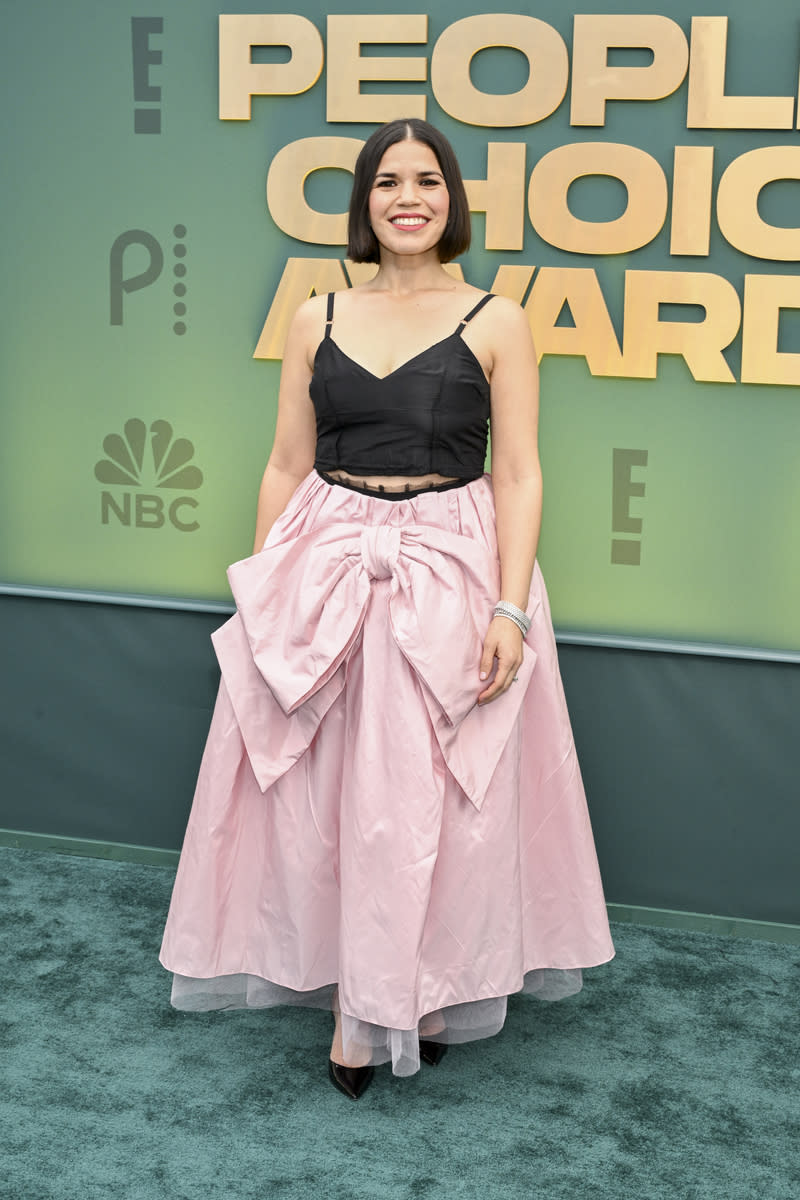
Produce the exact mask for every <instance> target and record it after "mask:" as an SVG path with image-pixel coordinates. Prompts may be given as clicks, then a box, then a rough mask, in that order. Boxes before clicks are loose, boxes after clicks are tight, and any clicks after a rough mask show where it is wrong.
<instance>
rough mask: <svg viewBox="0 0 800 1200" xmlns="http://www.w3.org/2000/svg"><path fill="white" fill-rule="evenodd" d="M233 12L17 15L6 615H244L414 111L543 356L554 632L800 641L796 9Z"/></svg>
mask: <svg viewBox="0 0 800 1200" xmlns="http://www.w3.org/2000/svg"><path fill="white" fill-rule="evenodd" d="M238 7H239V6H238V5H237V6H234V7H233V8H231V9H227V8H224V7H222V6H220V4H219V3H211V2H210V0H192V3H191V4H189V3H186V0H158V2H156V3H154V4H152V5H150V4H148V5H147V6H146V7H134V6H132V5H131V4H123V3H122V2H121V0H106V2H105V3H103V4H101V5H98V4H96V3H94V0H71V3H69V4H63V3H62V2H61V0H32V2H31V3H29V4H24V5H23V4H22V3H19V4H15V5H11V6H10V7H9V8H8V10H7V11H6V14H5V16H6V20H5V24H4V37H3V45H2V50H1V51H0V53H2V70H3V78H4V81H5V83H6V89H7V95H8V97H9V99H8V100H7V109H6V120H5V122H4V127H3V133H2V139H3V142H4V155H3V162H4V181H3V192H4V202H3V222H4V234H5V237H4V242H5V248H6V253H5V259H4V269H3V272H2V276H0V287H1V288H2V321H1V322H0V340H1V341H2V361H1V362H0V378H1V379H2V456H3V469H2V472H0V499H1V502H2V516H3V520H2V526H3V531H2V547H1V550H0V555H1V560H0V574H2V579H3V582H4V585H5V586H6V588H7V590H8V589H11V590H13V589H20V588H23V589H24V588H29V589H37V588H50V589H63V590H65V591H69V592H75V593H83V592H85V593H87V594H88V593H106V594H111V595H114V596H130V597H154V598H156V599H157V600H158V599H161V600H163V601H164V602H172V601H175V600H178V601H186V602H195V603H196V602H198V601H200V602H213V601H222V602H224V601H228V600H229V599H230V597H229V592H228V589H227V583H226V579H225V567H226V565H227V564H228V563H229V562H230V561H233V560H235V559H237V558H240V557H242V556H244V555H245V554H247V553H248V552H249V550H250V547H251V544H252V531H253V523H254V511H255V500H256V493H257V489H258V485H259V481H260V477H261V473H262V471H263V468H264V464H265V462H266V459H267V456H268V454H269V449H270V444H271V439H272V434H273V428H274V420H275V410H276V397H277V387H278V378H279V373H280V358H281V353H282V346H283V341H284V338H285V334H286V328H287V325H288V322H289V320H290V318H291V315H292V313H293V311H294V308H295V307H296V305H297V304H298V303H299V302H300V301H301V300H302V299H304V298H305V297H307V296H308V295H310V294H312V293H313V292H320V291H327V290H329V289H332V288H333V289H338V288H345V287H348V286H352V285H353V284H355V283H357V282H358V281H359V280H360V279H362V278H363V277H364V275H363V272H364V268H363V267H362V268H356V267H355V266H353V265H352V264H350V263H348V262H347V261H345V257H344V242H345V218H344V215H343V214H344V212H345V210H346V206H347V198H348V193H349V185H350V180H351V171H352V166H353V163H354V161H355V157H356V155H357V153H358V150H359V148H360V146H361V145H362V144H363V141H364V139H365V138H366V137H367V136H368V135H369V133H370V132H371V131H372V130H373V129H374V128H375V127H376V125H377V124H379V123H380V122H382V121H385V120H388V119H391V118H393V117H397V116H420V117H426V118H427V119H428V120H430V121H432V122H433V123H434V124H436V125H438V126H439V127H440V128H441V129H442V130H443V131H444V132H445V133H446V134H447V136H448V137H449V138H450V139H451V141H452V142H453V144H454V146H455V148H456V152H457V154H458V156H459V158H460V161H461V164H462V168H463V172H464V176H465V179H466V180H467V187H468V193H469V197H470V202H471V207H472V209H473V213H474V217H473V247H472V249H471V250H470V252H469V253H468V254H467V255H465V256H464V257H463V259H462V260H459V263H458V264H457V265H456V269H458V270H461V271H463V273H464V276H465V277H466V278H468V279H469V280H470V281H471V282H472V283H474V284H476V285H478V286H480V287H484V288H487V289H492V290H494V291H497V292H502V293H504V294H506V295H509V296H513V297H514V298H515V299H516V300H518V301H519V302H520V303H521V304H523V305H524V307H525V310H526V312H527V313H528V315H529V318H530V322H531V327H532V330H533V333H534V337H535V340H536V344H537V347H538V351H539V354H540V356H541V373H542V422H541V424H542V459H543V466H544V473H545V515H544V528H543V533H542V541H541V551H540V558H541V561H542V565H543V568H544V570H545V574H546V577H547V579H548V584H549V588H550V592H551V599H552V604H553V613H554V619H555V622H556V625H557V627H559V628H561V629H564V630H571V631H576V632H579V633H581V632H582V633H586V634H596V635H600V636H605V635H614V636H624V635H628V636H634V637H652V638H657V639H658V638H663V639H679V640H685V641H694V642H704V643H716V644H721V645H733V646H742V647H745V646H746V647H756V648H762V649H763V650H764V651H765V652H770V651H790V652H794V651H800V602H799V600H800V536H799V535H798V524H799V522H800V395H799V393H798V385H800V275H799V274H798V271H797V262H798V259H800V203H798V200H799V199H800V115H799V113H798V94H797V91H798V68H799V67H800V12H798V11H797V10H796V9H795V8H794V6H792V5H789V4H786V3H785V2H784V0H765V3H763V4H762V5H760V6H756V7H754V6H753V5H750V4H746V3H744V0H729V2H728V3H717V2H716V0H714V2H709V0H705V2H704V3H703V5H702V6H700V7H699V9H698V11H695V10H694V6H693V5H692V4H691V3H689V2H687V0H671V3H670V4H668V5H667V4H666V3H663V2H662V3H660V4H648V3H643V2H641V0H637V2H636V3H632V4H621V3H616V4H614V3H608V4H606V5H604V6H601V7H603V11H602V12H600V13H594V12H592V13H584V12H581V11H574V9H572V7H571V6H567V5H564V4H563V3H562V2H561V0H542V2H541V3H539V4H537V5H536V6H535V16H534V15H525V14H519V13H503V12H499V11H494V10H489V9H488V8H487V7H486V5H482V4H480V3H474V2H472V0H468V2H467V3H464V2H463V0H458V2H456V0H438V2H437V4H436V5H435V7H429V8H427V9H426V8H424V7H422V8H421V9H420V11H409V12H403V13H397V12H396V11H394V6H392V5H391V4H388V6H387V5H386V4H381V3H379V0H375V2H374V3H366V4H364V3H360V4H354V5H347V6H345V7H344V8H343V9H342V11H338V10H335V11H333V12H329V11H328V8H327V5H323V4H322V3H321V0H313V2H309V0H304V2H303V3H298V4H296V5H292V4H287V5H286V6H285V11H283V12H278V13H276V12H272V11H268V12H267V11H264V12H261V11H258V9H259V6H258V5H257V4H256V5H255V6H254V8H255V11H253V12H250V13H247V14H242V13H241V12H239V11H237V9H238ZM263 7H264V8H266V6H263ZM587 7H588V6H587Z"/></svg>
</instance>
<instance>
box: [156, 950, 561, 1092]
mask: <svg viewBox="0 0 800 1200" xmlns="http://www.w3.org/2000/svg"><path fill="white" fill-rule="evenodd" d="M582 986H583V973H582V971H581V970H580V969H579V968H575V969H570V970H557V969H555V968H544V969H539V970H533V971H528V972H527V973H526V975H525V977H524V982H523V986H522V988H521V989H520V992H521V993H522V994H525V995H528V996H535V997H536V998H537V999H539V1000H548V1001H552V1000H563V999H565V998H566V997H567V996H573V995H575V994H576V992H579V991H580V990H581V987H582ZM507 1002H508V997H507V996H490V997H487V998H486V999H483V1000H470V1001H467V1002H465V1003H462V1004H451V1005H448V1006H447V1007H445V1008H440V1009H437V1010H436V1012H432V1013H427V1014H426V1015H425V1016H424V1017H422V1019H421V1020H420V1022H419V1024H418V1025H417V1027H416V1028H415V1029H392V1028H388V1027H387V1026H385V1025H374V1024H372V1023H371V1022H369V1021H363V1020H361V1019H360V1018H358V1017H355V1016H352V1015H351V1014H349V1013H346V1012H343V1013H340V1014H339V1015H340V1019H341V1034H342V1049H343V1054H344V1061H345V1062H347V1063H349V1064H350V1065H351V1066H366V1065H367V1064H371V1065H373V1066H378V1065H380V1064H381V1063H387V1062H391V1064H392V1072H393V1074H395V1075H413V1074H414V1073H415V1072H416V1071H418V1070H419V1039H420V1038H423V1039H425V1038H428V1039H430V1040H432V1041H436V1042H443V1043H446V1044H450V1045H454V1044H457V1043H459V1042H472V1041H477V1040H478V1039H479V1038H487V1037H493V1036H494V1035H495V1034H496V1033H499V1032H500V1030H501V1029H502V1028H503V1024H504V1023H505V1019H506V1006H507ZM172 1004H173V1006H174V1007H175V1008H177V1009H181V1010H183V1011H185V1012H210V1011H213V1010H218V1009H243V1008H273V1007H276V1006H277V1005H281V1004H293V1005H297V1006H300V1007H305V1008H322V1009H327V1010H328V1011H330V1012H334V1011H335V1010H336V1006H337V988H336V984H328V985H327V986H326V987H322V988H317V989H316V990H315V991H310V992H300V991H294V990H293V989H292V988H288V987H282V986H281V985H280V984H277V983H272V982H270V981H269V980H267V979H261V978H260V977H259V976H257V975H243V974H242V975H220V976H217V977H216V978H214V979H192V978H189V977H188V976H185V975H177V974H176V975H174V976H173V983H172Z"/></svg>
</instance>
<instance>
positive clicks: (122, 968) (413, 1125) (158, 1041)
mask: <svg viewBox="0 0 800 1200" xmlns="http://www.w3.org/2000/svg"><path fill="white" fill-rule="evenodd" d="M0 873H1V874H2V896H3V899H4V904H3V908H2V912H3V921H2V933H1V934H0V938H1V947H2V956H3V967H2V1037H3V1044H4V1049H3V1066H2V1074H3V1086H2V1092H1V1093H0V1121H1V1122H2V1125H1V1126H0V1128H2V1131H3V1132H2V1134H1V1135H0V1138H1V1139H2V1140H1V1141H0V1148H1V1149H2V1163H1V1164H0V1195H2V1197H4V1198H6V1197H8V1198H9V1200H11V1198H13V1200H95V1198H97V1200H100V1198H103V1200H105V1198H107V1197H108V1198H111V1197H124V1198H125V1200H161V1198H164V1200H205V1198H206V1197H213V1198H217V1197H219V1198H221V1200H222V1198H224V1200H250V1198H251V1197H252V1198H253V1200H255V1198H258V1200H272V1198H273V1197H274V1198H276V1200H316V1198H317V1197H324V1198H326V1200H327V1198H328V1197H330V1198H332V1200H451V1198H452V1200H461V1198H462V1197H463V1198H465V1200H466V1198H469V1200H473V1198H474V1200H495V1197H524V1198H525V1200H528V1198H536V1200H539V1198H542V1200H549V1198H551V1197H565V1198H566V1197H568V1198H569V1200H589V1198H591V1200H629V1198H630V1200H710V1198H712V1197H713V1198H714V1200H797V1198H798V1197H800V1101H798V1095H799V1094H800V1068H799V1067H798V1052H799V1051H800V1036H799V1035H800V1019H799V1017H798V1013H799V1012H800V988H799V987H798V982H799V981H798V967H800V962H799V961H798V960H800V948H798V947H796V946H784V945H775V944H771V943H767V942H755V941H745V940H726V939H722V938H715V937H712V936H709V935H707V934H694V933H684V932H675V931H672V930H665V929H654V928H643V927H635V926H627V925H620V926H617V927H616V928H615V930H614V932H615V937H616V942H617V949H618V957H617V959H616V961H615V962H614V963H612V964H610V965H609V966H607V967H603V968H601V969H599V970H597V971H595V972H592V973H589V974H588V976H587V982H586V987H585V989H584V991H583V992H582V993H581V994H580V995H579V996H577V997H573V998H572V999H570V1000H567V1001H564V1002H562V1003H560V1004H556V1005H544V1004H540V1003H538V1002H536V1001H533V1000H524V999H512V1001H511V1003H510V1011H509V1019H508V1022H507V1024H506V1027H505V1029H504V1031H503V1032H502V1033H501V1034H500V1035H499V1037H497V1038H494V1039H492V1040H490V1041H484V1042H478V1043H473V1044H471V1045H468V1046H461V1047H454V1048H453V1049H451V1051H450V1053H449V1054H448V1056H447V1058H446V1059H445V1061H444V1062H443V1063H442V1064H441V1066H439V1067H438V1068H433V1069H431V1068H423V1070H422V1071H420V1073H419V1075H417V1076H414V1077H413V1078H411V1079H395V1078H393V1077H392V1076H391V1074H390V1073H389V1070H388V1068H386V1067H383V1068H380V1069H379V1070H378V1071H377V1072H376V1078H375V1082H374V1083H373V1085H372V1087H371V1089H370V1090H369V1092H368V1093H367V1094H366V1095H365V1096H364V1097H363V1099H362V1100H361V1101H359V1103H358V1104H353V1103H352V1102H351V1101H349V1100H347V1099H346V1098H345V1097H344V1096H341V1095H339V1093H337V1092H335V1091H334V1089H333V1088H332V1087H331V1086H330V1084H329V1083H328V1081H327V1077H326V1072H325V1063H326V1054H327V1049H328V1045H329V1034H330V1018H329V1017H328V1016H327V1014H324V1013H319V1012H314V1011H301V1010H293V1009H281V1010H271V1011H267V1012H244V1013H241V1012H240V1013H225V1014H205V1015H186V1014H180V1013H176V1012H174V1011H173V1010H172V1009H171V1008H170V1007H169V1001H168V996H169V979H168V976H167V975H166V973H165V972H164V971H163V970H162V968H161V967H160V966H159V965H158V962H157V958H156V955H157V951H158V944H159V940H160V932H161V926H162V924H163V920H164V916H165V913H166V907H167V903H168V899H169V891H170V885H171V880H172V871H171V870H167V869H164V868H160V867H144V866H138V865H132V864H128V863H114V862H104V861H100V860H96V859H84V858H69V857H65V856H62V855H55V854H53V855H49V854H42V853H38V852H34V851H21V850H0Z"/></svg>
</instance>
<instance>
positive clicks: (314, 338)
mask: <svg viewBox="0 0 800 1200" xmlns="http://www.w3.org/2000/svg"><path fill="white" fill-rule="evenodd" d="M327 303H328V298H327V296H326V295H325V294H323V295H321V296H312V297H311V298H310V299H309V300H304V301H303V303H302V304H300V305H299V306H298V308H297V309H296V311H295V314H294V316H293V317H292V320H291V323H290V325H289V332H288V335H287V340H286V348H287V351H288V352H289V353H292V352H294V353H297V354H301V355H302V356H303V357H304V358H306V359H307V360H308V361H309V362H311V361H312V359H313V357H314V354H315V352H316V349H317V347H318V345H319V343H320V341H321V340H322V337H323V334H324V332H325V315H326V309H327Z"/></svg>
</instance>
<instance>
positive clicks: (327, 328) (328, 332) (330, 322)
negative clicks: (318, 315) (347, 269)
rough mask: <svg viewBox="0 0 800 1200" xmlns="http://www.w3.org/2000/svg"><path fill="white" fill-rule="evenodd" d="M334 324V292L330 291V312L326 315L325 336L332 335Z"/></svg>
mask: <svg viewBox="0 0 800 1200" xmlns="http://www.w3.org/2000/svg"><path fill="white" fill-rule="evenodd" d="M332 325H333V292H328V312H327V315H326V317H325V337H326V338H329V337H330V336H331V326H332Z"/></svg>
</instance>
